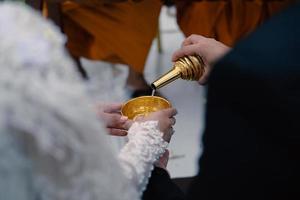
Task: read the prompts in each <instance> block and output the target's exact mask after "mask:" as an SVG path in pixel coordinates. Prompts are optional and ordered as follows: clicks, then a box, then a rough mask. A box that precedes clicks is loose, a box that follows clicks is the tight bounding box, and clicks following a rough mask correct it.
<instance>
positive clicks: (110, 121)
mask: <svg viewBox="0 0 300 200" xmlns="http://www.w3.org/2000/svg"><path fill="white" fill-rule="evenodd" d="M102 119H103V120H104V122H105V124H106V126H107V127H116V128H117V127H122V126H123V125H124V123H126V121H127V120H128V118H127V117H126V116H122V115H119V114H104V115H103V117H102Z"/></svg>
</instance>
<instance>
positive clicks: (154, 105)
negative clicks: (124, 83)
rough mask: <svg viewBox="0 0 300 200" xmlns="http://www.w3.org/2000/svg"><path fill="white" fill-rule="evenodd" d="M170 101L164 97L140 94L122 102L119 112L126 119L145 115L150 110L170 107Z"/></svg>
mask: <svg viewBox="0 0 300 200" xmlns="http://www.w3.org/2000/svg"><path fill="white" fill-rule="evenodd" d="M170 107H172V106H171V103H170V102H169V101H167V100H166V99H164V98H161V97H157V96H141V97H137V98H134V99H130V100H129V101H127V102H126V103H124V104H123V106H122V108H121V114H122V115H124V116H127V117H128V119H133V120H134V119H135V118H136V117H137V116H147V115H148V114H149V113H151V112H155V111H158V110H161V109H165V108H170Z"/></svg>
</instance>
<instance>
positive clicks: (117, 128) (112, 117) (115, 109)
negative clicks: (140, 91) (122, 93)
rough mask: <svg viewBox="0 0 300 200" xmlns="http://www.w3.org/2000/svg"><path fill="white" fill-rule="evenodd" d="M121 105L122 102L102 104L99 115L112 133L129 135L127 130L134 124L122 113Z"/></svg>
mask: <svg viewBox="0 0 300 200" xmlns="http://www.w3.org/2000/svg"><path fill="white" fill-rule="evenodd" d="M121 107H122V104H121V103H111V104H102V105H100V106H99V109H98V114H99V117H100V118H101V119H102V120H103V122H104V124H105V126H106V128H107V130H108V132H109V134H111V135H115V136H125V135H127V130H128V129H129V127H130V126H131V124H132V121H131V120H129V119H128V118H127V117H126V116H122V115H121V114H120V110H121Z"/></svg>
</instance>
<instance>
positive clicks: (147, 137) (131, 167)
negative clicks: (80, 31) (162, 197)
mask: <svg viewBox="0 0 300 200" xmlns="http://www.w3.org/2000/svg"><path fill="white" fill-rule="evenodd" d="M175 114H176V110H175V109H166V110H162V111H158V112H156V113H153V114H152V115H149V116H148V117H146V118H143V119H140V120H139V121H138V122H134V123H133V125H132V126H131V127H130V129H129V130H128V139H129V141H128V143H127V144H126V145H125V146H124V147H123V149H122V150H121V152H120V155H119V159H120V161H121V165H122V167H123V169H124V172H125V175H126V176H127V177H128V178H129V179H130V180H131V181H132V183H133V184H134V185H135V186H136V187H137V188H138V191H139V193H140V194H142V192H143V191H144V190H145V188H146V185H147V183H148V179H149V177H150V175H151V172H152V170H153V168H154V166H153V164H154V163H155V162H156V161H157V160H158V159H159V158H160V157H161V156H162V155H163V153H164V152H165V151H166V148H167V146H168V142H169V141H170V139H171V136H172V134H173V132H174V131H173V129H172V126H173V125H174V124H175V120H174V118H173V116H174V115H175ZM155 119H156V120H155Z"/></svg>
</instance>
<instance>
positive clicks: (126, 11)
mask: <svg viewBox="0 0 300 200" xmlns="http://www.w3.org/2000/svg"><path fill="white" fill-rule="evenodd" d="M161 6H162V4H161V2H160V0H143V1H141V2H138V3H134V2H131V1H130V2H124V3H109V4H100V3H99V4H97V3H93V4H86V5H82V4H77V3H74V2H66V3H64V4H63V9H62V11H63V27H64V32H65V33H66V35H67V36H68V43H67V47H68V48H69V50H70V52H71V54H73V55H74V56H82V57H86V58H88V59H92V60H103V61H108V62H112V63H121V64H126V65H129V66H130V67H132V68H133V69H134V70H135V71H136V72H139V73H142V72H143V70H144V65H145V61H146V58H147V55H148V52H149V49H150V47H151V44H152V41H153V39H154V38H155V37H156V34H157V28H158V19H159V14H160V9H161Z"/></svg>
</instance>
